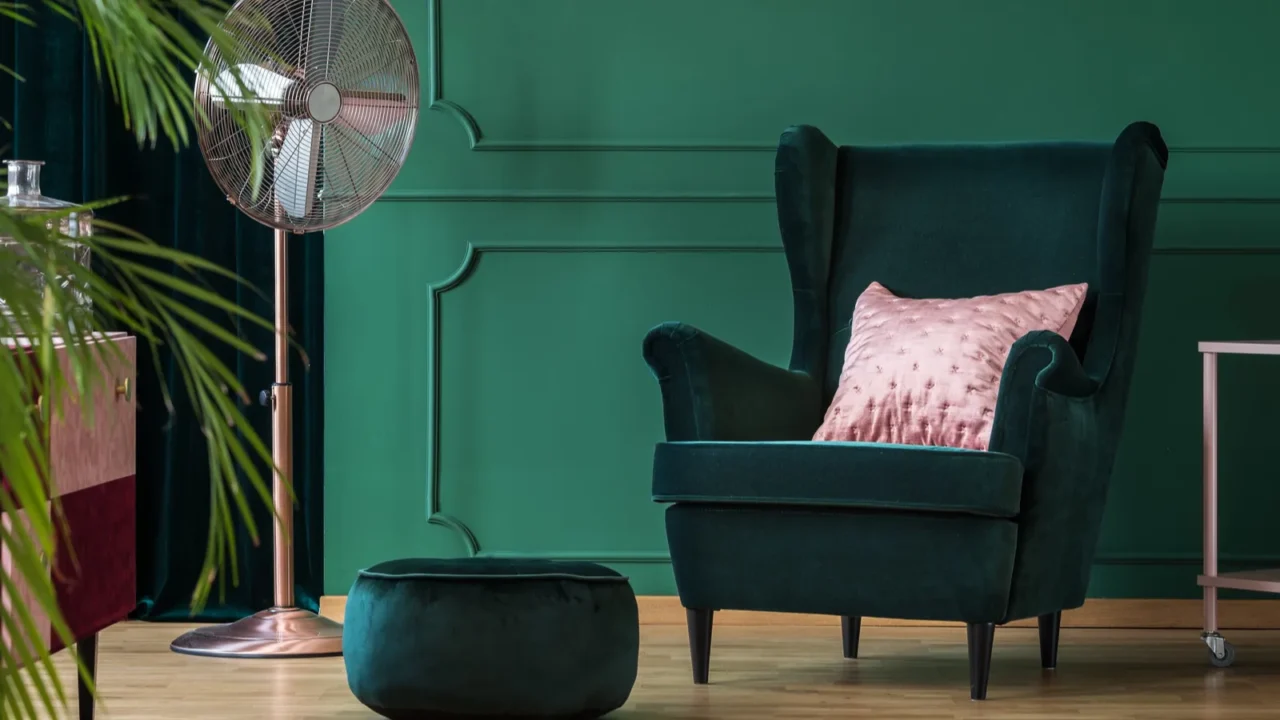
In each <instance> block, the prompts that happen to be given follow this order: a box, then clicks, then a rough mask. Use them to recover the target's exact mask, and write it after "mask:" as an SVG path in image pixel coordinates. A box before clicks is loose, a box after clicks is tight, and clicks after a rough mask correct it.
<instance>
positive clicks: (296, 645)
mask: <svg viewBox="0 0 1280 720" xmlns="http://www.w3.org/2000/svg"><path fill="white" fill-rule="evenodd" d="M288 240H289V235H288V233H287V232H286V231H284V230H276V231H275V245H276V251H275V281H276V289H275V305H276V322H275V325H276V337H275V343H276V348H275V350H276V355H275V361H276V377H275V383H274V384H272V386H271V458H272V460H273V461H274V462H275V466H276V468H278V472H277V473H276V474H275V477H274V478H273V481H272V484H271V499H272V502H273V504H274V505H275V507H276V512H277V513H278V514H279V516H280V520H279V522H277V523H276V524H275V537H274V539H275V557H274V561H275V605H274V606H273V607H271V608H268V609H266V610H263V611H262V612H258V613H254V614H253V615H250V616H249V617H247V618H244V619H242V620H237V621H236V622H233V623H227V624H224V625H206V626H204V627H199V628H196V629H195V630H192V631H190V632H188V633H186V634H184V635H182V636H180V637H179V638H178V639H177V640H174V641H173V644H172V645H170V646H169V647H170V648H171V649H173V651H174V652H180V653H184V654H187V655H204V656H209V657H228V658H285V657H295V658H296V657H323V656H330V655H341V654H342V625H341V624H339V623H336V622H334V621H332V620H330V619H328V618H326V617H321V616H320V615H317V614H315V613H313V612H311V611H309V610H303V609H302V608H299V607H296V606H295V605H294V596H293V501H292V499H291V498H290V497H289V490H288V488H287V486H286V483H287V482H288V481H291V480H292V478H293V386H292V385H290V384H289V342H288V329H289V292H288V290H289V272H288V268H289V262H288V260H289V247H288Z"/></svg>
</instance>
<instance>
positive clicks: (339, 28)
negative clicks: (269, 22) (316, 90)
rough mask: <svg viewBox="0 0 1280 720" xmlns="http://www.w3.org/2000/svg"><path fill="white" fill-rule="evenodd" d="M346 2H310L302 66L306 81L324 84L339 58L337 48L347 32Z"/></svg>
mask: <svg viewBox="0 0 1280 720" xmlns="http://www.w3.org/2000/svg"><path fill="white" fill-rule="evenodd" d="M349 4H350V1H349V0H311V3H310V6H311V7H310V14H309V16H308V18H307V30H306V45H305V47H306V56H305V57H304V58H303V61H302V63H301V66H302V69H303V72H305V73H306V75H307V79H308V80H309V81H312V82H313V83H314V82H324V81H326V80H328V79H329V75H330V74H331V71H330V68H332V67H333V64H334V62H335V61H336V60H337V58H338V46H339V45H341V44H342V38H343V35H344V34H345V30H346V12H345V10H346V6H347V5H349Z"/></svg>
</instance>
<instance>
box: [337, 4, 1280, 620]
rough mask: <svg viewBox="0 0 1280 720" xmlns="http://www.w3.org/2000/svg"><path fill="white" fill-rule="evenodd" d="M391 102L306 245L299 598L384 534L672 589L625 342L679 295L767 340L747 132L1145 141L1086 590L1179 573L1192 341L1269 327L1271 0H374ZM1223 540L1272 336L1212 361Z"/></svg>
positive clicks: (1254, 452)
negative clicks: (1128, 339)
mask: <svg viewBox="0 0 1280 720" xmlns="http://www.w3.org/2000/svg"><path fill="white" fill-rule="evenodd" d="M393 1H394V4H395V6H396V7H397V9H398V10H399V11H400V13H401V15H402V17H403V19H404V21H405V23H406V25H407V26H408V28H409V32H410V34H411V35H412V37H413V39H414V42H415V45H416V48H417V51H418V60H419V63H420V65H421V69H422V73H423V77H422V88H423V93H424V107H425V105H426V103H427V101H430V104H431V110H430V111H425V110H424V112H423V113H422V115H421V118H420V122H419V126H418V135H417V140H416V144H415V146H414V149H413V152H412V154H411V155H410V157H409V161H408V163H407V165H406V167H405V168H404V170H403V172H401V174H400V176H399V177H398V179H397V180H396V182H395V184H394V185H393V186H392V188H391V190H390V192H389V193H388V194H387V196H386V197H385V198H383V199H382V200H381V201H379V202H378V203H376V204H374V205H373V207H372V208H370V209H369V210H368V211H367V212H366V213H365V214H364V215H363V216H361V217H360V218H358V219H356V220H355V221H353V222H351V223H349V224H347V225H344V226H342V227H340V228H337V229H335V230H333V231H330V232H329V233H328V235H327V238H326V242H327V243H328V246H327V247H326V249H325V254H326V258H327V268H326V278H325V279H326V293H327V294H326V298H325V301H326V313H327V323H328V325H327V327H326V328H325V338H326V344H325V347H324V352H325V353H326V356H325V360H326V363H327V370H326V373H327V383H328V386H327V388H326V396H325V406H326V408H327V410H326V412H327V419H326V422H327V427H326V432H325V435H326V438H327V442H328V447H327V448H326V458H325V459H326V463H327V465H326V469H327V472H326V476H327V477H326V482H327V488H326V491H327V495H326V503H325V507H326V518H325V527H326V531H327V537H326V558H325V573H326V592H328V593H331V594H339V593H345V592H346V590H347V589H348V587H349V585H350V582H351V580H352V579H353V577H354V574H355V572H356V571H357V570H358V569H359V568H361V567H364V566H367V565H369V564H371V563H374V562H376V561H378V560H382V559H387V558H391V557H396V556H415V555H416V556H420V555H456V554H460V553H464V552H466V551H467V549H468V547H467V545H468V543H469V542H470V543H476V544H478V548H479V550H480V551H482V552H485V553H495V554H508V553H519V554H529V555H536V556H541V557H560V558H566V557H572V558H583V557H585V558H593V559H600V560H603V561H606V562H609V563H611V564H614V565H616V566H617V567H619V568H621V569H623V570H624V571H626V572H628V573H630V574H631V575H632V576H633V578H634V582H635V585H636V588H637V591H638V592H641V593H647V594H660V593H670V592H673V590H674V588H673V584H672V581H671V577H670V569H669V566H668V564H667V561H666V543H665V539H664V536H663V530H662V516H661V509H660V508H659V507H658V506H655V505H653V504H651V503H650V502H649V499H648V495H649V460H650V455H651V451H652V445H653V443H654V442H655V441H658V440H659V439H661V437H662V424H661V414H660V406H659V398H658V391H657V387H656V384H655V382H654V380H653V379H652V377H651V376H650V375H649V372H648V370H647V368H646V367H645V365H644V363H643V361H642V359H641V357H640V341H641V338H642V337H643V335H644V333H645V331H646V330H647V329H648V328H650V327H651V326H653V325H655V324H657V323H659V322H662V321H665V320H673V319H680V320H685V321H688V322H692V323H695V324H697V325H699V326H701V327H703V328H704V329H706V330H708V331H709V332H712V333H714V334H716V335H718V336H720V337H722V338H724V339H726V340H729V341H731V342H733V343H735V344H738V345H739V346H741V347H743V348H745V349H747V350H749V351H751V352H753V353H756V354H757V355H759V356H760V357H763V358H765V359H767V360H770V361H773V362H778V363H785V362H786V359H787V357H788V353H789V342H790V337H791V330H790V327H791V322H790V311H791V310H790V298H789V285H788V280H787V272H786V267H785V263H784V261H783V258H782V255H781V254H780V248H779V238H778V232H777V222H776V217H775V214H774V209H773V205H772V202H773V199H772V187H773V175H772V168H773V145H774V142H775V141H776V139H777V136H778V134H779V133H780V132H781V131H782V129H783V128H784V127H786V126H787V125H789V124H793V123H801V122H803V123H811V124H815V125H818V126H819V127H822V128H823V129H824V130H826V131H827V132H828V133H829V134H830V135H831V136H832V137H833V138H835V139H836V140H837V142H841V143H847V144H864V143H866V144H873V143H892V142H916V141H941V142H945V141H986V140H1022V139H1043V138H1076V139H1098V140H1105V139H1110V138H1112V137H1114V135H1115V134H1116V133H1117V132H1118V131H1119V130H1120V129H1121V128H1122V127H1124V125H1125V124H1126V123H1128V122H1129V121H1132V120H1137V119H1148V120H1152V121H1155V122H1156V123H1158V124H1159V125H1160V126H1161V127H1162V128H1163V129H1164V131H1165V134H1166V138H1167V140H1168V141H1169V144H1170V146H1171V147H1172V158H1171V161H1170V168H1169V175H1168V180H1167V182H1166V185H1165V198H1166V199H1165V203H1164V206H1163V208H1162V210H1161V217H1160V227H1159V237H1158V239H1157V246H1158V247H1157V251H1156V252H1157V254H1156V257H1155V259H1154V261H1153V270H1152V277H1151V286H1150V294H1149V298H1148V308H1149V310H1148V313H1147V317H1146V320H1145V326H1144V329H1143V335H1142V340H1141V352H1140V358H1139V364H1138V369H1137V379H1136V383H1135V386H1134V390H1133V402H1132V404H1131V406H1130V407H1131V411H1130V415H1129V422H1128V427H1127V430H1126V434H1125V438H1124V442H1123V449H1122V451H1121V457H1120V459H1119V461H1118V466H1117V468H1116V474H1115V478H1114V481H1113V485H1112V492H1111V498H1110V503H1109V506H1108V512H1107V516H1106V527H1105V530H1104V534H1103V538H1102V541H1101V546H1100V548H1099V557H1098V562H1097V567H1096V570H1095V575H1094V583H1093V586H1092V591H1093V593H1094V594H1095V595H1097V596H1110V597H1124V596H1163V597H1175V596H1187V597H1193V596H1195V594H1196V592H1195V591H1196V588H1195V579H1194V578H1195V573H1196V568H1197V565H1198V563H1199V562H1200V551H1199V548H1200V516H1199V512H1200V510H1199V508H1200V448H1199V443H1198V438H1199V422H1200V421H1199V412H1200V405H1199V402H1200V399H1199V398H1200V396H1199V392H1200V357H1199V355H1198V354H1197V352H1196V341H1197V340H1199V339H1207V338H1220V339H1229V338H1264V337H1280V313H1278V312H1276V311H1275V307H1276V300H1277V298H1280V93H1278V92H1277V91H1276V82H1275V78H1276V77H1277V74H1278V73H1280V44H1277V43H1276V42H1275V30H1276V28H1278V27H1280V2H1275V1H1274V0H1252V1H1251V0H1213V1H1212V2H1211V1H1210V0H1071V1H1070V2H1067V1H1066V0H970V1H969V2H956V1H955V0H789V1H786V2H784V1H783V0H646V1H645V2H634V1H631V0H393ZM1221 365H1222V372H1223V379H1222V393H1223V396H1222V401H1221V410H1222V415H1223V420H1222V428H1223V432H1224V438H1223V442H1222V448H1221V455H1222V479H1223V483H1224V489H1223V491H1222V500H1221V502H1222V506H1223V515H1224V517H1225V518H1227V520H1226V521H1224V523H1223V524H1222V538H1223V539H1222V546H1223V551H1224V553H1225V554H1226V556H1227V557H1229V558H1231V559H1232V561H1233V562H1234V563H1238V564H1245V565H1249V564H1257V563H1265V562H1268V560H1269V559H1271V560H1273V561H1274V562H1275V563H1276V564H1280V533H1277V532H1275V531H1274V526H1273V525H1272V524H1271V523H1272V522H1274V520H1273V518H1274V514H1275V513H1274V508H1276V507H1277V506H1278V504H1280V482H1277V477H1276V475H1277V473H1276V471H1275V469H1274V467H1273V465H1272V464H1270V463H1268V462H1267V461H1266V457H1265V453H1266V449H1267V448H1270V447H1272V440H1273V438H1274V436H1275V434H1276V430H1277V426H1276V423H1275V421H1274V413H1273V412H1271V411H1270V409H1271V408H1272V407H1274V406H1275V404H1276V400H1277V399H1280V372H1278V371H1280V364H1276V363H1275V362H1270V361H1267V360H1266V359H1239V358H1224V359H1223V360H1222V363H1221Z"/></svg>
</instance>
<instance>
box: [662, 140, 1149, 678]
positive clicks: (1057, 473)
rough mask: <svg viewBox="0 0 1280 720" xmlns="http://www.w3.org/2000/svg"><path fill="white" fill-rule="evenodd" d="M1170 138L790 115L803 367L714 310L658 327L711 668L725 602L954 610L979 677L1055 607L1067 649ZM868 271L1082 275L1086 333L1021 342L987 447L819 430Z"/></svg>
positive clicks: (938, 290)
mask: <svg viewBox="0 0 1280 720" xmlns="http://www.w3.org/2000/svg"><path fill="white" fill-rule="evenodd" d="M1167 161H1168V150H1167V148H1166V147H1165V144H1164V142H1163V140H1162V139H1161V136H1160V132H1159V130H1158V129H1157V128H1156V127H1155V126H1153V125H1151V124H1147V123H1135V124H1133V125H1130V126H1129V127H1128V128H1126V129H1125V130H1124V131H1123V132H1122V133H1121V134H1120V135H1119V137H1118V138H1117V140H1116V141H1115V142H1114V143H1068V142H1047V143H1017V144H1003V145H963V146H955V145H949V146H898V147H874V148H873V147H837V146H836V145H834V144H832V142H831V141H830V140H828V139H827V137H826V136H825V135H823V134H822V133H821V132H820V131H819V130H817V129H816V128H813V127H808V126H800V127H793V128H790V129H788V130H787V131H786V132H785V133H784V134H783V135H782V139H781V141H780V143H779V147H778V153H777V164H776V170H775V180H776V190H777V204H778V218H779V223H780V226H781V231H782V243H783V246H784V249H785V251H786V258H787V264H788V265H789V266H790V270H791V283H792V288H793V291H794V292H793V295H794V304H795V321H794V341H793V349H792V354H791V361H790V366H789V367H788V368H780V367H774V366H771V365H769V364H766V363H764V362H762V361H760V360H758V359H756V358H753V357H751V356H749V355H747V354H746V353H743V352H741V351H739V350H737V349H735V348H733V347H732V346H730V345H728V344H727V343H725V342H723V341H721V340H717V339H716V338H714V337H712V336H711V335H708V334H706V333H704V332H702V331H701V330H698V329H696V328H693V327H690V326H688V325H684V324H681V323H667V324H663V325H660V326H658V327H656V328H654V329H653V330H651V331H650V332H649V334H648V336H647V337H646V338H645V341H644V357H645V360H646V361H647V362H648V364H649V366H650V368H652V370H653V372H654V374H655V376H656V377H657V379H658V383H659V386H660V388H661V391H662V401H663V408H664V409H663V413H664V421H665V426H666V436H667V441H666V442H663V443H660V444H659V445H658V446H657V448H656V450H655V453H654V468H653V498H654V500H656V501H657V502H661V503H669V504H670V507H668V508H667V510H666V526H667V540H668V544H669V545H670V549H671V560H672V565H673V568H674V571H675V579H676V585H677V588H678V591H679V595H680V600H681V603H682V604H683V605H684V606H685V608H686V609H687V612H688V623H689V640H690V649H691V653H692V656H693V674H694V681H695V682H697V683H705V682H707V679H708V666H709V662H710V650H711V626H712V614H713V613H714V611H716V610H721V609H731V610H759V611H772V612H784V613H818V614H828V615H836V616H840V617H842V619H843V627H844V649H845V656H846V657H850V658H852V657H856V656H857V643H858V630H859V627H860V619H861V618H862V617H885V618H904V619H920V620H950V621H959V622H963V623H966V624H967V626H968V630H969V634H968V641H969V666H970V668H969V677H970V695H971V697H972V698H973V699H984V698H985V697H986V692H987V679H988V676H989V674H990V666H991V645H992V638H993V634H994V628H995V626H996V625H1000V624H1003V623H1008V622H1011V621H1014V620H1019V619H1023V618H1032V617H1037V618H1039V621H1040V642H1041V660H1042V663H1043V665H1044V667H1046V668H1052V667H1054V666H1055V664H1056V661H1057V644H1058V629H1059V625H1060V620H1061V613H1062V611H1063V610H1066V609H1071V608H1075V607H1079V606H1080V605H1081V604H1083V602H1084V599H1085V593H1086V590H1087V587H1088V581H1089V570H1090V565H1091V564H1092V560H1093V555H1094V550H1095V547H1096V545H1097V540H1098V532H1099V527H1100V525H1101V521H1102V513H1103V507H1104V505H1105V503H1106V497H1107V485H1108V482H1109V479H1110V475H1111V468H1112V463H1113V461H1114V459H1115V454H1116V445H1117V443H1118V441H1119V439H1120V430H1121V425H1122V420H1123V417H1124V410H1125V402H1126V398H1127V396H1128V393H1129V382H1130V377H1131V375H1132V372H1133V363H1134V353H1135V348H1136V345H1137V339H1138V324H1139V318H1140V316H1141V310H1142V299H1143V294H1144V292H1145V288H1146V281H1147V265H1148V257H1149V255H1150V251H1151V244H1152V235H1153V234H1154V230H1155V224H1156V211H1157V206H1158V204H1159V200H1160V192H1161V187H1162V185H1163V179H1164V171H1165V167H1166V164H1167ZM872 281H879V282H881V283H883V284H885V285H887V286H889V287H891V288H893V289H894V291H895V292H896V293H898V294H900V295H904V296H907V297H922V298H923V297H928V298H952V297H971V296H975V295H988V294H995V293H1002V292H1011V291H1020V290H1030V289H1043V288H1049V287H1054V286H1057V285H1064V284H1068V283H1078V282H1088V283H1089V290H1088V294H1087V296H1086V300H1085V304H1084V307H1083V309H1082V311H1081V314H1080V319H1079V322H1078V323H1077V324H1076V329H1075V331H1074V332H1073V334H1072V336H1071V337H1070V338H1063V337H1060V336H1058V335H1057V334H1055V333H1052V332H1045V331H1039V332H1032V333H1030V334H1028V335H1026V336H1024V337H1022V338H1021V339H1019V340H1018V341H1017V343H1016V344H1015V345H1014V346H1013V349H1012V351H1011V352H1010V354H1009V357H1008V361H1007V362H1006V364H1005V366H1004V373H1003V375H1002V377H1001V381H1000V389H999V397H998V400H997V404H996V409H995V417H994V420H993V423H994V424H993V427H992V433H991V442H990V446H989V449H988V450H987V451H984V452H979V451H973V450H953V449H942V448H927V447H916V446H905V445H886V444H872V443H836V442H811V441H810V438H811V437H812V436H813V433H814V431H815V430H816V429H817V428H818V426H819V424H820V423H821V422H822V417H823V413H824V411H825V409H826V405H827V403H828V402H829V401H830V400H831V397H832V395H833V394H834V392H835V390H836V386H837V383H838V379H839V374H840V371H841V367H842V363H841V359H842V357H843V353H844V350H845V345H846V344H847V342H848V340H849V318H850V317H851V315H852V311H853V305H854V302H855V301H856V300H857V298H858V296H859V294H860V293H861V292H862V291H863V290H865V289H866V287H867V286H868V285H869V284H870V283H871V282H872Z"/></svg>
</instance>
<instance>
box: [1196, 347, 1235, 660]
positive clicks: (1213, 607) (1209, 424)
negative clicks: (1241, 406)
mask: <svg viewBox="0 0 1280 720" xmlns="http://www.w3.org/2000/svg"><path fill="white" fill-rule="evenodd" d="M1203 462H1204V465H1203V473H1204V575H1205V577H1206V578H1215V577H1217V576H1218V354H1217V353H1204V423H1203ZM1200 638H1201V640H1203V641H1204V644H1205V645H1206V646H1207V647H1208V648H1209V662H1210V663H1211V664H1212V665H1214V666H1217V667H1228V666H1230V665H1231V664H1232V663H1233V662H1235V656H1236V654H1235V648H1233V647H1232V646H1231V643H1229V642H1227V641H1226V640H1224V639H1223V637H1222V635H1220V634H1219V633H1218V588H1216V587H1213V586H1211V585H1206V586H1205V588H1204V632H1203V633H1202V634H1201V635H1200Z"/></svg>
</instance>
